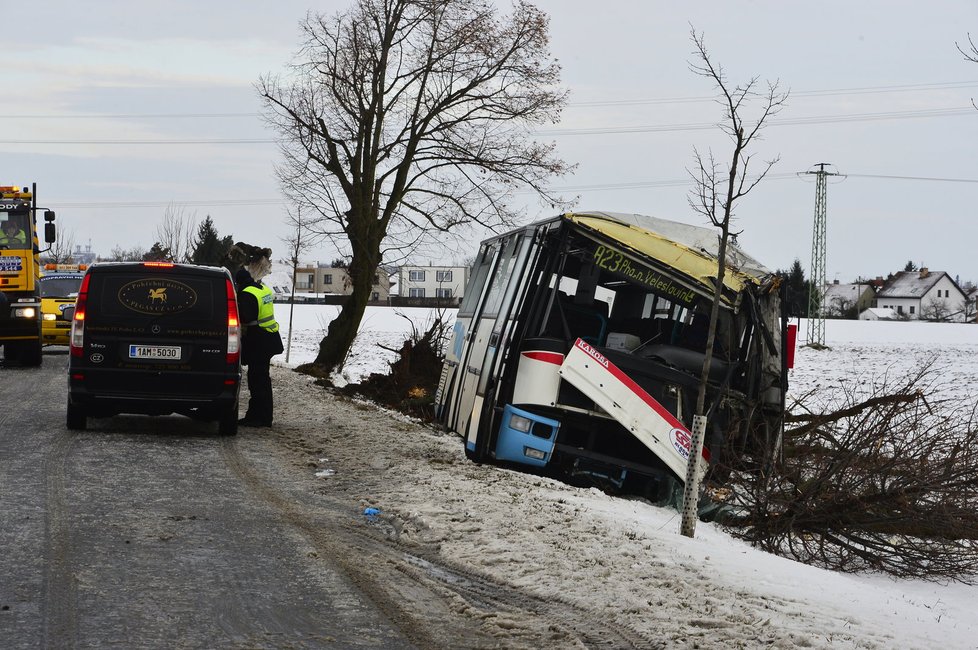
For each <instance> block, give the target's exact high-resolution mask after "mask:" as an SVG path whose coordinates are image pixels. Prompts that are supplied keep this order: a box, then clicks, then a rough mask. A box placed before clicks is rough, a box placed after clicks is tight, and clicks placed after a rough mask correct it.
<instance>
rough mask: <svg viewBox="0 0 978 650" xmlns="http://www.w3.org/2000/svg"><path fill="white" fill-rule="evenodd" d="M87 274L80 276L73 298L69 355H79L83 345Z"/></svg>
mask: <svg viewBox="0 0 978 650" xmlns="http://www.w3.org/2000/svg"><path fill="white" fill-rule="evenodd" d="M89 277H90V276H89V275H88V274H85V277H84V278H82V283H81V286H80V287H79V288H78V297H77V298H75V316H74V318H72V319H71V339H70V340H69V345H70V347H71V356H73V357H80V356H81V355H82V348H83V347H84V345H85V307H86V305H87V303H88V280H89Z"/></svg>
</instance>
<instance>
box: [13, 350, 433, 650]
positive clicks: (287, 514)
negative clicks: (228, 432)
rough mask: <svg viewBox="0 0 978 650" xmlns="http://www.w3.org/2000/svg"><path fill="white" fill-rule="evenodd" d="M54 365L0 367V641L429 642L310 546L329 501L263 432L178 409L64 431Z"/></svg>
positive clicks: (60, 644)
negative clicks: (224, 431) (303, 482)
mask: <svg viewBox="0 0 978 650" xmlns="http://www.w3.org/2000/svg"><path fill="white" fill-rule="evenodd" d="M66 361H67V357H66V356H65V355H64V354H63V353H62V354H58V353H57V352H54V353H52V352H47V353H46V354H45V358H44V363H43V365H42V367H41V368H15V367H0V407H2V408H0V549H2V551H0V648H5V649H8V650H11V649H17V648H73V647H119V648H221V647H230V648H307V647H308V648H312V647H315V648H319V647H338V648H346V647H349V648H356V647H370V648H402V647H416V646H417V645H419V643H420V645H441V644H440V643H439V642H437V641H436V640H434V639H432V638H431V637H430V636H427V637H426V636H424V635H420V634H419V633H418V632H417V630H415V629H413V628H412V626H411V625H410V621H407V622H405V621H397V622H394V621H392V618H391V616H390V615H389V613H392V614H393V615H394V616H396V615H397V612H398V611H399V610H398V608H396V607H392V606H391V603H390V602H388V600H389V598H390V597H389V596H386V595H384V594H380V593H378V594H368V593H366V592H365V590H364V589H363V588H361V587H360V586H358V585H357V584H356V580H357V577H356V576H350V575H348V574H347V573H346V571H345V570H344V568H343V566H341V565H338V564H337V563H336V562H335V561H334V559H333V556H334V554H336V553H337V552H339V555H340V556H344V555H345V556H346V557H348V556H349V555H350V554H356V553H358V552H359V551H358V550H357V549H355V548H346V549H342V550H338V549H336V548H334V547H330V545H329V544H326V543H323V540H328V539H329V538H330V535H329V529H330V526H331V525H334V523H333V522H334V521H335V520H336V519H338V518H339V517H340V513H338V512H335V511H334V512H330V511H329V510H330V507H329V504H326V505H325V506H324V505H323V504H318V505H317V508H316V509H315V510H312V509H310V508H308V507H307V504H304V503H303V501H302V499H303V497H302V496H301V493H302V490H301V487H298V486H293V485H290V483H289V479H288V473H289V471H288V464H287V459H279V458H278V456H277V455H276V451H275V450H270V449H263V448H262V447H263V445H267V441H266V440H262V439H249V437H248V436H247V433H243V435H239V436H238V437H236V438H222V437H219V436H218V435H217V432H216V424H211V423H202V422H194V421H192V420H189V419H187V418H183V417H180V416H169V417H155V418H150V417H139V416H118V417H115V418H109V419H104V420H95V421H91V422H92V424H91V425H90V427H89V430H88V431H85V432H69V431H68V430H67V429H66V428H65V422H64V420H65V399H66V397H65V395H66V392H65V390H66V380H65V368H66ZM243 432H244V430H243ZM283 462H284V463H285V464H284V465H283V464H282V463H283ZM293 488H297V489H296V490H295V492H296V494H291V493H290V490H292V489H293ZM343 514H344V515H345V516H348V513H343ZM378 600H379V601H380V602H379V603H378V602H377V601H378Z"/></svg>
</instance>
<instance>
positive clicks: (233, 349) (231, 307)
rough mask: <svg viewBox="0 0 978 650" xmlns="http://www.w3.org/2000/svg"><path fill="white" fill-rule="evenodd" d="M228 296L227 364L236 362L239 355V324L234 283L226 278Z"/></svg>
mask: <svg viewBox="0 0 978 650" xmlns="http://www.w3.org/2000/svg"><path fill="white" fill-rule="evenodd" d="M227 296H228V355H227V362H228V363H229V364H235V363H238V359H239V358H240V355H241V325H240V323H239V321H238V298H237V295H236V294H235V293H234V285H233V284H232V283H231V280H227Z"/></svg>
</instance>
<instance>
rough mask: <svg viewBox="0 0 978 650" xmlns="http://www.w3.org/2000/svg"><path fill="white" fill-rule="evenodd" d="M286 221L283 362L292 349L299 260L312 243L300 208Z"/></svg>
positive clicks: (286, 360) (284, 239)
mask: <svg viewBox="0 0 978 650" xmlns="http://www.w3.org/2000/svg"><path fill="white" fill-rule="evenodd" d="M288 223H289V225H290V226H291V227H292V231H291V233H290V234H289V236H288V237H285V238H283V239H282V243H284V244H285V245H286V246H287V247H288V251H289V266H291V267H292V293H291V295H290V296H289V337H288V341H287V342H286V344H285V362H286V363H288V362H289V354H290V353H291V351H292V316H293V314H294V313H295V282H296V276H297V275H298V273H299V260H300V257H301V256H302V254H303V253H304V252H305V251H306V250H308V249H309V247H310V246H311V245H312V243H313V242H312V238H311V237H310V234H309V226H308V224H307V223H306V222H304V221H303V220H302V208H301V207H297V208H296V211H295V214H293V213H292V212H289V215H288Z"/></svg>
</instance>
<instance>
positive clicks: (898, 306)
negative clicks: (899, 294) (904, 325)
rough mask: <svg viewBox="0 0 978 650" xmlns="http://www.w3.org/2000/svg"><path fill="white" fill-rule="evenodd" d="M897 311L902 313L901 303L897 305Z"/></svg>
mask: <svg viewBox="0 0 978 650" xmlns="http://www.w3.org/2000/svg"><path fill="white" fill-rule="evenodd" d="M897 313H898V314H902V313H903V305H897Z"/></svg>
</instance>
